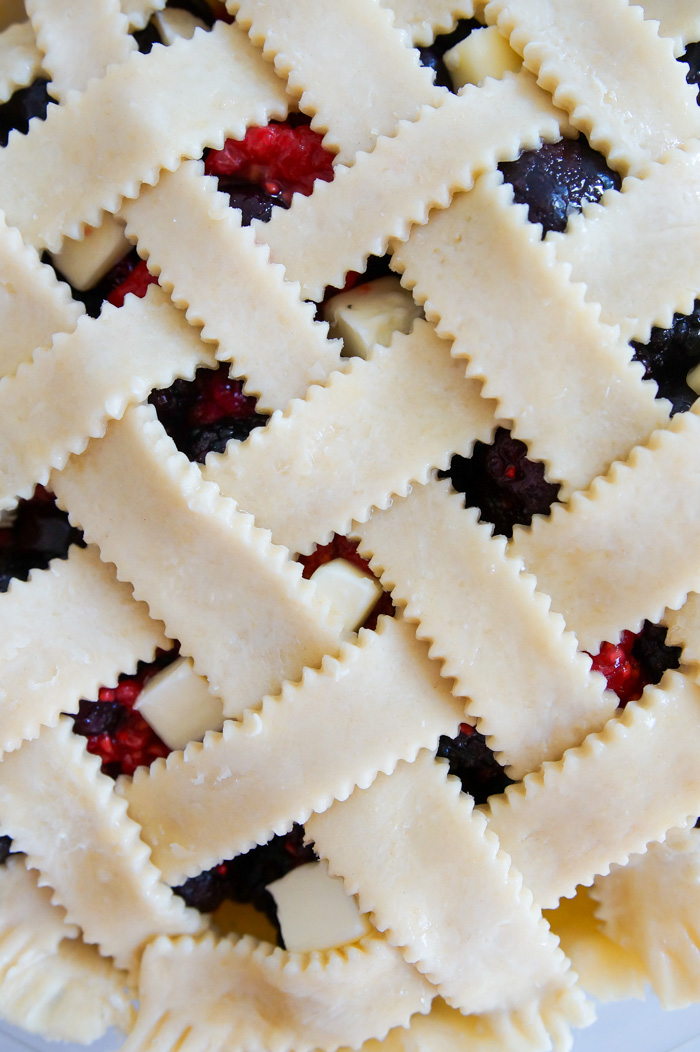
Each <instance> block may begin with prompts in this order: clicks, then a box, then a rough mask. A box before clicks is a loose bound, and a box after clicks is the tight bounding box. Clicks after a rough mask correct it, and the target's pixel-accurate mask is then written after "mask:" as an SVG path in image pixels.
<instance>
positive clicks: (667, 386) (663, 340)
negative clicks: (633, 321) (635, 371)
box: [632, 300, 700, 413]
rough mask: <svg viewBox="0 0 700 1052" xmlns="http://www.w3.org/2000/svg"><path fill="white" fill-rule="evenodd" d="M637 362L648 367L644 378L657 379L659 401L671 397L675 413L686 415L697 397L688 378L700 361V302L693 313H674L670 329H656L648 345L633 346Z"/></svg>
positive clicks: (645, 367)
mask: <svg viewBox="0 0 700 1052" xmlns="http://www.w3.org/2000/svg"><path fill="white" fill-rule="evenodd" d="M632 346H633V347H634V359H635V361H637V362H641V363H642V364H643V366H644V378H645V379H647V380H654V381H655V382H656V384H657V385H658V388H659V393H658V395H657V397H658V398H668V399H669V401H670V402H671V405H672V407H673V409H672V412H673V413H684V412H686V410H688V409H690V407H691V405H692V404H693V402H694V401H695V399H696V398H697V395H696V393H695V391H693V389H692V388H691V387H690V386H689V385H688V383H687V380H686V377H687V375H688V373H689V371H690V370H691V369H692V368H693V366H695V365H697V364H698V362H700V300H696V302H695V307H694V309H693V313H692V314H687V315H686V314H674V316H673V324H672V325H671V328H670V329H652V330H651V338H650V339H649V342H648V343H646V344H642V343H637V342H636V341H635V342H633V343H632Z"/></svg>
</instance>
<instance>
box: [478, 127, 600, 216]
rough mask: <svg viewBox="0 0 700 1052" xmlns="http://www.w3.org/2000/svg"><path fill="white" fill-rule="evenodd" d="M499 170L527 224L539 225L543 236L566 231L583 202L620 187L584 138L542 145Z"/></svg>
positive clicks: (596, 198)
mask: <svg viewBox="0 0 700 1052" xmlns="http://www.w3.org/2000/svg"><path fill="white" fill-rule="evenodd" d="M499 168H500V170H501V172H502V173H503V176H504V178H505V179H506V180H507V181H508V182H509V183H511V184H512V186H513V196H514V199H515V201H516V202H517V203H518V204H525V205H527V206H528V217H529V219H530V222H531V223H541V224H542V232H543V234H546V233H547V231H548V230H559V231H562V230H565V229H566V223H567V220H568V218H569V216H570V215H571V214H572V213H575V212H580V211H581V207H582V205H583V204H584V202H586V201H598V200H599V199H600V198H601V197H602V195H603V194H604V193H605V191H606V190H612V189H615V190H619V189H620V185H621V180H620V176H619V175H618V174H617V172H613V171H612V170H611V169H610V168H608V166H607V164H606V163H605V158H604V157H603V156H602V154H599V153H596V151H595V150H592V149H591V147H590V146H589V145H588V143H587V142H586V140H585V139H584V138H583V136H581V137H580V138H578V139H562V141H561V142H555V143H544V144H543V145H542V146H540V148H539V149H538V150H528V151H527V152H525V153H522V154H521V155H520V157H518V159H517V161H505V162H503V163H502V164H500V165H499Z"/></svg>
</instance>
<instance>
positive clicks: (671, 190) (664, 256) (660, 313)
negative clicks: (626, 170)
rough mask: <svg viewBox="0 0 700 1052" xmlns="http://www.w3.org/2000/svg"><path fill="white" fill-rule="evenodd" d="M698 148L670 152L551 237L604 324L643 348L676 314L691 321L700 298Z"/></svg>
mask: <svg viewBox="0 0 700 1052" xmlns="http://www.w3.org/2000/svg"><path fill="white" fill-rule="evenodd" d="M698 237H700V144H698V143H697V142H694V143H688V144H687V146H686V147H685V149H683V150H673V151H672V152H671V153H669V154H668V155H667V156H666V157H665V158H664V162H663V163H662V164H653V165H650V166H649V169H648V170H647V172H646V173H645V175H644V178H642V179H634V178H630V179H625V181H624V183H623V184H622V193H615V192H609V193H607V194H606V195H605V197H604V198H603V203H602V204H599V205H587V206H586V207H585V210H584V214H583V215H581V216H572V218H571V221H570V223H569V226H568V228H567V231H566V233H565V234H550V235H548V238H547V240H551V242H552V244H553V245H554V248H555V250H556V253H557V257H558V258H559V259H560V260H562V261H563V262H565V263H568V264H569V266H570V267H571V278H572V280H573V281H581V282H585V284H586V286H587V289H586V298H587V299H589V300H592V301H593V302H594V303H599V304H600V305H601V308H602V311H601V318H602V320H603V321H604V322H606V323H607V324H608V325H615V324H619V325H620V326H621V328H622V332H623V333H624V336H625V338H626V339H635V340H640V341H641V342H642V343H646V342H647V341H648V339H649V336H650V333H651V328H652V326H653V325H658V326H660V327H661V328H664V329H665V328H668V327H669V326H670V325H671V324H672V322H673V315H674V313H675V312H676V311H678V312H680V313H681V314H690V313H691V312H692V310H693V301H694V299H695V297H696V295H697V294H698V292H699V291H700V264H699V263H698V258H697V243H698Z"/></svg>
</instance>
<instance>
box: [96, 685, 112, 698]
mask: <svg viewBox="0 0 700 1052" xmlns="http://www.w3.org/2000/svg"><path fill="white" fill-rule="evenodd" d="M97 700H98V701H116V700H117V692H116V690H115V689H114V688H113V687H100V689H99V691H98V692H97Z"/></svg>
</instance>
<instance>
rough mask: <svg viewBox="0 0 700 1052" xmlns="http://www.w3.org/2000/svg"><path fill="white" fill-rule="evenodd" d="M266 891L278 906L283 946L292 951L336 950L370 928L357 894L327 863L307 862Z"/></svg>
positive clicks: (268, 887)
mask: <svg viewBox="0 0 700 1052" xmlns="http://www.w3.org/2000/svg"><path fill="white" fill-rule="evenodd" d="M267 890H268V891H269V892H270V894H271V895H272V897H273V899H274V900H275V904H276V906H277V919H278V920H279V925H280V930H281V932H282V938H283V939H284V945H285V946H286V947H287V949H288V950H289V951H290V952H291V953H308V952H309V951H310V950H334V949H335V948H336V947H338V946H346V945H347V944H348V943H350V942H356V941H357V940H358V939H361V938H362V936H363V935H366V934H367V932H368V931H369V930H370V924H369V921H368V920H367V914H366V913H360V910H359V907H358V905H357V901H356V899H355V896H354V895H348V893H347V891H346V890H345V888H344V886H343V882H342V880H341V879H340V877H331V876H329V874H328V866H327V864H326V863H325V862H308V863H307V864H306V865H304V866H299V867H298V868H297V869H293V870H291V871H290V872H289V873H287V874H286V875H285V876H284V877H282V879H281V880H275V881H274V882H273V883H272V884H268V886H267Z"/></svg>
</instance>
